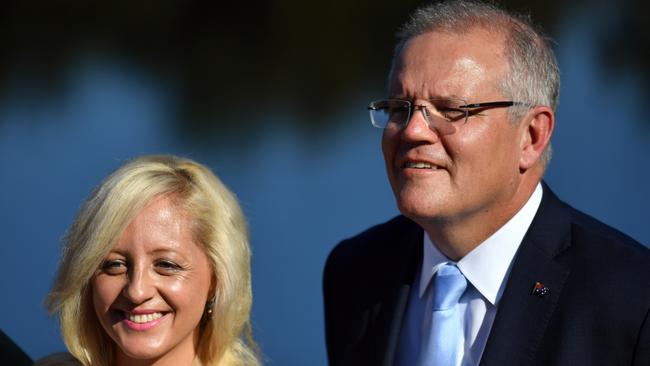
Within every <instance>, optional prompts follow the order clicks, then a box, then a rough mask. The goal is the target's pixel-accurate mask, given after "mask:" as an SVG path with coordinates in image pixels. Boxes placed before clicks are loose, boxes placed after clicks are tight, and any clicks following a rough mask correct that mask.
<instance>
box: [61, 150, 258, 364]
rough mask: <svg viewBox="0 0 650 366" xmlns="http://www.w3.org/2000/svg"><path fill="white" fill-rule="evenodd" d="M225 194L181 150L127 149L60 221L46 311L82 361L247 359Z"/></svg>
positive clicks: (239, 226) (242, 295) (240, 284)
mask: <svg viewBox="0 0 650 366" xmlns="http://www.w3.org/2000/svg"><path fill="white" fill-rule="evenodd" d="M251 298H252V296H251V283H250V252H249V246H248V236H247V229H246V224H245V221H244V217H243V215H242V212H241V209H240V208H239V205H238V203H237V200H236V199H235V197H234V196H233V195H232V193H230V192H229V191H228V189H227V188H226V187H225V186H224V185H223V184H222V183H221V182H220V181H219V179H218V178H217V177H215V176H214V175H213V174H212V173H211V172H210V171H209V170H208V169H207V168H205V167H203V166H202V165H200V164H197V163H196V162H193V161H191V160H187V159H180V158H177V157H172V156H149V157H142V158H139V159H136V160H133V161H131V162H129V163H127V164H125V165H124V166H122V167H121V168H119V169H118V170H117V171H115V172H114V173H113V174H111V175H110V176H109V177H108V178H106V180H104V182H102V184H100V185H99V187H97V188H96V189H95V191H94V192H93V193H92V194H91V195H90V197H89V198H88V200H87V201H86V203H85V204H84V205H83V206H82V208H81V210H80V212H79V214H78V216H77V218H76V219H75V221H74V223H73V224H72V227H71V228H70V230H69V232H68V235H67V240H66V246H65V248H64V251H63V258H62V261H61V264H60V266H59V272H58V275H57V279H56V281H55V284H54V288H53V290H52V292H51V293H50V295H49V298H48V304H49V308H50V311H51V312H53V313H56V314H57V315H58V316H59V320H60V324H61V333H62V336H63V339H64V342H65V344H66V345H67V347H68V349H69V351H70V353H71V354H72V355H74V356H75V357H76V358H77V359H79V360H80V361H81V362H82V363H83V364H84V365H93V366H96V365H118V366H122V365H133V364H138V365H147V364H154V363H155V364H167V365H188V366H189V365H197V364H198V365H206V366H207V365H220V366H221V365H258V364H259V361H258V359H257V354H256V346H255V343H254V342H253V340H252V338H251V335H250V324H249V315H250V307H251Z"/></svg>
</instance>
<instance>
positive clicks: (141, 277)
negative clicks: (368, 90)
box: [122, 266, 155, 304]
mask: <svg viewBox="0 0 650 366" xmlns="http://www.w3.org/2000/svg"><path fill="white" fill-rule="evenodd" d="M154 292H155V289H154V286H153V281H152V278H151V275H150V274H149V271H147V269H146V268H143V267H142V266H136V267H135V268H133V269H132V271H131V272H130V273H129V274H128V281H127V282H126V284H125V286H124V288H123V290H122V293H123V295H124V297H126V298H127V299H128V300H129V301H130V302H132V303H134V304H141V303H144V302H146V301H147V300H149V299H150V298H151V297H152V296H153V293H154Z"/></svg>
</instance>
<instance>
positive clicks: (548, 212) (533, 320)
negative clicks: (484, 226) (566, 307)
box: [480, 185, 570, 366]
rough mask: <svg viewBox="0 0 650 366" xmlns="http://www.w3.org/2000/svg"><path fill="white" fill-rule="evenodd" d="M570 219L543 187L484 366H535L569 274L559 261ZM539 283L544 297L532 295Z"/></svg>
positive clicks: (488, 343) (500, 303)
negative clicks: (556, 258) (530, 365)
mask: <svg viewBox="0 0 650 366" xmlns="http://www.w3.org/2000/svg"><path fill="white" fill-rule="evenodd" d="M569 243H570V218H569V217H568V213H567V212H566V210H564V209H563V208H562V206H561V203H560V201H559V200H558V199H557V197H555V195H554V194H553V193H552V192H551V191H550V189H549V188H548V187H547V186H546V185H544V196H543V199H542V203H541V205H540V208H539V210H538V212H537V214H536V215H535V219H534V220H533V222H532V224H531V227H530V228H529V230H528V232H527V234H526V236H525V237H524V240H523V241H522V244H521V246H520V247H519V251H518V253H517V255H516V257H515V261H514V263H513V266H512V271H511V273H510V275H509V277H508V281H507V283H506V287H505V290H504V293H503V297H502V298H501V300H500V302H499V304H498V309H497V314H496V317H495V319H494V324H493V326H492V330H491V332H490V336H489V337H488V341H487V344H486V346H485V350H484V352H483V356H482V358H481V363H480V364H481V365H482V366H492V365H494V366H496V365H526V364H530V363H531V361H532V359H533V357H534V355H535V352H536V351H537V348H538V347H539V344H540V341H541V339H542V336H543V335H544V331H545V330H546V326H547V324H548V322H549V319H550V318H551V315H552V314H553V311H554V310H555V306H556V304H557V302H558V299H559V297H560V295H561V292H562V288H563V286H564V283H565V281H566V279H567V277H568V276H569V269H568V268H566V267H564V266H563V265H561V264H559V263H558V262H557V261H555V259H554V258H555V257H556V256H557V255H558V254H559V253H561V252H563V251H564V250H566V249H568V247H569ZM536 282H540V283H541V284H543V286H544V287H545V288H546V289H548V292H547V293H546V294H545V295H541V294H538V295H535V294H533V287H534V286H535V283H536Z"/></svg>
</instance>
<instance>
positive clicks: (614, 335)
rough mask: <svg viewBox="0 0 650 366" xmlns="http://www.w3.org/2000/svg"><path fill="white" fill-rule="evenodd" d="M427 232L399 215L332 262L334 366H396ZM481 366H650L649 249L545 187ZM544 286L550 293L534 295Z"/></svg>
mask: <svg viewBox="0 0 650 366" xmlns="http://www.w3.org/2000/svg"><path fill="white" fill-rule="evenodd" d="M422 240H423V230H422V228H420V227H419V226H418V225H417V224H415V223H414V222H412V221H411V220H409V219H407V218H405V217H403V216H398V217H396V218H394V219H392V220H390V221H388V222H386V223H384V224H381V225H378V226H375V227H373V228H370V229H368V230H367V231H365V232H363V233H361V234H359V235H358V236H355V237H353V238H351V239H348V240H344V241H342V242H341V243H339V245H337V246H336V248H335V249H334V250H333V251H332V253H331V254H330V256H329V258H328V260H327V264H326V266H325V274H324V279H323V292H324V301H325V333H326V342H327V351H328V358H329V362H330V365H333V366H344V365H355V366H359V365H385V366H389V365H393V362H394V360H395V351H396V348H397V344H398V339H399V336H400V330H401V327H402V320H403V319H404V314H405V310H406V308H407V302H408V297H409V291H410V289H411V284H412V283H413V282H414V281H413V280H414V276H415V273H416V270H417V268H418V266H419V265H420V263H421V261H422ZM506 281H507V282H506V287H505V290H504V293H503V297H502V298H501V301H500V303H499V304H498V308H497V313H496V318H495V320H494V324H493V326H492V330H491V331H490V335H489V337H488V340H487V344H486V346H485V350H484V352H483V356H482V358H481V362H480V364H481V365H485V366H503V365H567V366H576V365H638V366H641V365H643V366H648V365H650V319H649V317H650V315H649V314H650V250H648V249H647V248H645V247H644V246H642V245H641V244H639V243H638V242H636V241H634V240H633V239H631V238H630V237H628V236H626V235H625V234H623V233H621V232H619V231H617V230H615V229H613V228H611V227H608V226H607V225H605V224H603V223H601V222H599V221H597V220H595V219H594V218H592V217H590V216H588V215H586V214H584V213H581V212H579V211H577V210H575V209H574V208H572V207H570V206H568V205H567V204H565V203H564V202H562V201H560V200H559V199H558V198H557V197H556V196H555V195H554V194H553V193H552V192H551V190H550V189H549V188H548V187H547V186H546V185H545V184H544V195H543V198H542V202H541V204H540V207H539V210H538V211H537V214H536V215H535V218H534V219H533V222H532V223H531V226H530V228H529V229H528V232H527V233H526V235H525V237H524V239H523V241H522V243H521V246H520V247H519V250H518V251H517V254H516V256H515V259H514V263H513V266H512V271H511V273H510V276H509V277H508V278H507V280H506ZM536 282H541V283H543V284H544V286H545V287H546V288H548V289H549V292H548V293H547V294H546V295H544V296H537V295H533V294H532V290H533V287H534V284H535V283H536Z"/></svg>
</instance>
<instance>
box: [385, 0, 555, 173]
mask: <svg viewBox="0 0 650 366" xmlns="http://www.w3.org/2000/svg"><path fill="white" fill-rule="evenodd" d="M476 28H479V29H484V30H487V31H489V32H493V33H495V34H502V35H503V36H504V37H505V45H504V48H505V50H504V51H505V55H506V58H507V60H508V63H509V72H508V73H507V74H506V75H504V77H503V78H502V80H501V81H500V82H499V85H497V87H498V88H499V89H500V91H501V92H502V93H503V95H504V96H506V97H508V98H510V99H512V100H514V101H518V102H523V103H526V104H530V105H545V106H549V107H550V108H551V109H552V110H553V111H555V110H556V108H557V105H558V100H559V95H560V70H559V68H558V65H557V60H556V59H555V54H554V53H553V50H552V48H551V46H550V39H549V38H548V37H546V36H545V35H544V34H543V33H542V32H541V31H540V30H538V29H536V27H535V26H534V25H533V24H532V23H531V20H530V18H529V17H527V16H522V15H519V14H512V13H508V12H506V11H505V10H503V9H500V8H498V7H496V6H494V5H492V4H487V3H482V2H477V1H467V0H452V1H444V2H439V3H434V4H430V5H426V6H423V7H421V8H418V9H416V10H415V11H414V12H413V13H412V14H411V17H410V19H409V20H408V21H407V22H406V23H405V24H404V25H402V27H401V29H400V30H399V32H398V33H397V45H396V47H395V53H394V55H393V67H394V65H395V61H396V59H397V58H398V57H399V54H400V52H401V50H402V48H403V47H404V44H405V43H406V42H407V41H408V40H409V39H411V38H414V37H417V36H419V35H421V34H424V33H428V32H433V31H441V32H451V33H457V34H462V33H465V32H468V31H469V30H472V29H476ZM391 73H392V67H391ZM526 110H527V109H526V108H525V107H514V108H511V109H510V111H511V112H510V113H511V119H512V120H513V121H518V120H519V119H520V118H521V117H522V116H523V114H524V113H525V112H526ZM550 155H551V150H550V144H549V146H548V147H547V149H546V151H545V152H544V155H543V156H542V164H543V166H546V165H547V164H548V161H549V160H550Z"/></svg>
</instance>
